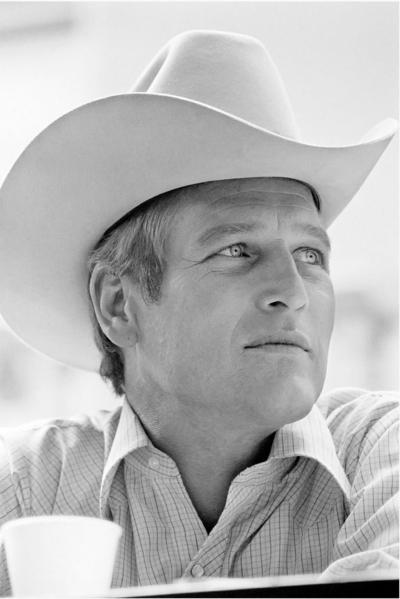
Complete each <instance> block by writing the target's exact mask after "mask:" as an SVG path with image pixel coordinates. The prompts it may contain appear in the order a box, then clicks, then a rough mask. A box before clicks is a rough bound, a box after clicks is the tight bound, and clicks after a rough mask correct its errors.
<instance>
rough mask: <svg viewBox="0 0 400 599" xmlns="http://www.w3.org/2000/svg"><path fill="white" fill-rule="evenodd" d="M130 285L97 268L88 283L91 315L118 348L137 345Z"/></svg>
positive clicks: (128, 282)
mask: <svg viewBox="0 0 400 599" xmlns="http://www.w3.org/2000/svg"><path fill="white" fill-rule="evenodd" d="M132 291H133V284H130V281H129V279H128V277H119V276H117V275H114V274H112V273H110V272H108V271H107V269H106V268H105V267H104V266H99V265H96V266H95V267H94V269H93V272H92V275H91V277H90V283H89V293H90V297H91V300H92V304H93V308H94V312H95V315H96V318H97V322H98V323H99V325H100V327H101V330H102V331H103V333H104V334H105V335H106V336H107V337H108V338H109V339H110V341H112V342H113V343H114V345H117V346H118V347H121V348H127V347H132V346H134V345H135V344H136V341H137V337H138V328H137V320H136V314H135V310H134V304H135V300H134V296H133V293H132Z"/></svg>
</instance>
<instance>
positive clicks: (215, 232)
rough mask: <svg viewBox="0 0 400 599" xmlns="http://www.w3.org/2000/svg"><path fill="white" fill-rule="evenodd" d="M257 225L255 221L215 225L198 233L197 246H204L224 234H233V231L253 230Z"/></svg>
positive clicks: (244, 231) (245, 231)
mask: <svg viewBox="0 0 400 599" xmlns="http://www.w3.org/2000/svg"><path fill="white" fill-rule="evenodd" d="M257 227H259V223H257V222H249V223H229V224H228V223H224V224H221V225H215V226H214V227H211V228H210V229H207V230H206V231H205V232H204V233H203V234H202V235H200V237H199V239H198V240H197V243H198V244H199V246H201V247H204V246H206V245H208V244H210V243H212V242H213V241H214V240H215V239H219V238H221V237H225V236H226V235H234V234H235V233H248V232H249V231H254V229H256V228H257Z"/></svg>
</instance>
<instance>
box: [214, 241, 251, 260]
mask: <svg viewBox="0 0 400 599" xmlns="http://www.w3.org/2000/svg"><path fill="white" fill-rule="evenodd" d="M245 248H246V246H245V244H244V243H234V244H232V245H228V247H226V248H224V249H223V250H220V251H219V252H217V254H218V256H228V257H229V258H243V257H245V256H246V257H247V256H248V254H246V251H245Z"/></svg>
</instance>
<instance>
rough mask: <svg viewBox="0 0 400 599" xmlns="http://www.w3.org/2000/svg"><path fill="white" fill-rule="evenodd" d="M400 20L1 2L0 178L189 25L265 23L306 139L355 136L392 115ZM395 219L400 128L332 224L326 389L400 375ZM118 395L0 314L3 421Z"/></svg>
mask: <svg viewBox="0 0 400 599" xmlns="http://www.w3.org/2000/svg"><path fill="white" fill-rule="evenodd" d="M398 23H399V22H398V3H397V2H283V1H279V2H188V1H186V2H168V1H164V2H66V3H62V2H44V3H38V2H27V3H24V2H0V73H1V89H0V140H1V144H0V181H2V180H3V179H4V177H5V175H6V174H7V172H8V170H9V169H10V167H11V166H12V164H13V161H14V160H15V159H16V158H17V156H18V155H19V153H20V152H21V151H22V150H23V149H24V147H25V146H26V145H27V143H29V141H30V140H31V139H32V138H33V137H34V136H35V135H36V134H37V133H39V131H40V130H41V129H43V128H44V127H45V126H46V125H47V124H49V123H50V122H51V121H52V120H54V119H56V118H57V117H59V116H61V115H62V114H63V113H65V112H67V111H69V110H71V109H73V108H75V107H77V106H79V105H80V104H82V103H85V102H89V101H91V100H94V99H96V98H99V97H103V96H107V95H113V94H118V93H125V92H126V91H127V90H128V89H129V88H130V87H131V85H132V84H133V82H134V81H135V79H136V78H137V77H138V75H139V74H140V72H141V71H142V69H143V68H144V67H145V66H146V64H147V63H148V62H149V61H150V60H151V58H152V57H153V55H154V54H155V53H156V52H157V51H158V49H159V48H160V47H161V46H162V45H163V44H164V43H165V42H167V41H168V40H169V39H170V38H171V37H172V36H174V35H176V34H177V33H180V32H181V31H184V30H186V29H220V30H225V31H235V32H238V33H245V34H249V35H254V36H255V37H258V38H259V39H260V40H261V41H262V42H263V43H264V44H265V45H266V47H267V48H268V50H269V52H270V53H271V55H272V56H273V58H274V60H275V62H276V64H277V66H278V68H279V70H280V72H281V74H282V77H283V79H284V81H285V83H286V87H287V90H288V92H289V95H290V97H291V100H292V104H293V108H294V111H295V114H296V116H297V119H298V123H299V126H300V130H301V131H302V136H303V139H304V141H306V142H308V143H310V142H311V143H315V144H319V145H346V144H350V143H353V142H356V141H357V140H358V139H360V138H361V137H362V136H363V135H364V134H365V133H366V131H367V130H368V129H369V128H370V127H372V126H374V125H375V124H376V123H377V122H378V121H379V120H381V119H383V118H386V117H389V116H390V117H395V118H398V96H399V93H398V91H399V90H398V66H399V54H398V42H399V38H398V29H399V24H398ZM77 218H78V215H77ZM397 231H398V137H397V138H396V139H395V140H394V142H392V144H391V145H390V147H389V149H388V150H387V151H386V153H385V154H384V156H383V157H382V159H381V160H380V162H379V163H378V165H377V166H376V167H375V169H374V171H373V172H372V174H371V175H370V177H369V178H368V179H367V181H366V182H365V184H364V185H363V187H362V189H361V190H360V191H359V193H358V194H357V195H356V197H355V198H354V200H353V201H352V203H351V204H350V206H349V207H348V208H346V210H345V211H344V212H343V214H342V216H341V217H340V218H339V219H338V221H337V222H336V223H335V224H334V225H333V226H332V227H331V229H330V230H329V233H330V236H331V239H332V243H333V255H332V278H333V282H334V285H335V288H336V291H337V321H336V329H335V333H334V336H333V339H332V344H331V355H330V365H329V369H328V375H327V380H326V385H325V389H329V388H332V387H337V386H348V385H350V386H361V387H369V388H375V389H376V388H393V387H395V388H397V385H398V374H397V373H398V360H397V355H398V343H397V339H398V335H397V307H398V247H397V243H398V242H397V238H398V233H397ZM33 251H34V248H33ZM0 292H1V290H0ZM114 405H116V400H115V398H113V397H112V395H111V393H110V391H109V390H108V389H107V387H106V386H105V385H104V384H103V383H102V382H101V381H100V379H99V378H98V377H97V376H96V375H94V374H86V373H83V372H80V371H76V370H73V369H70V368H67V367H65V366H61V365H58V364H55V363H54V362H52V361H51V360H48V359H46V358H43V357H41V356H39V355H38V354H36V353H34V352H31V351H30V350H28V349H27V348H26V347H25V346H23V345H22V344H20V343H19V342H17V341H16V340H15V339H14V338H13V337H12V336H11V335H10V333H9V332H8V331H7V329H6V327H5V326H4V324H3V325H0V425H2V426H6V425H13V424H17V423H19V422H22V421H26V420H30V419H32V418H35V419H36V418H41V417H47V416H65V415H68V414H72V413H74V412H76V411H77V410H80V411H81V410H82V411H87V410H92V409H96V408H97V407H113V406H114Z"/></svg>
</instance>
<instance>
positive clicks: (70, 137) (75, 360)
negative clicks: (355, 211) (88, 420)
mask: <svg viewBox="0 0 400 599" xmlns="http://www.w3.org/2000/svg"><path fill="white" fill-rule="evenodd" d="M396 130H397V122H396V121H395V120H393V119H388V120H386V121H383V122H382V123H381V124H380V125H378V126H377V127H375V128H374V130H373V132H372V133H371V135H370V136H369V137H367V138H364V139H363V141H362V142H360V143H358V144H355V145H349V146H345V147H321V146H315V145H308V144H305V143H301V142H299V141H295V140H293V139H289V138H285V137H283V136H281V135H278V134H276V133H273V132H272V131H268V130H266V129H263V128H261V127H259V126H256V125H254V124H252V123H250V122H247V121H244V120H242V119H240V118H237V117H235V116H233V115H231V114H228V113H226V112H223V111H221V110H218V109H215V108H213V107H212V106H208V105H206V104H202V103H200V102H195V101H191V100H188V99H185V98H181V97H177V96H169V95H164V94H150V93H133V94H132V93H131V94H124V95H119V96H113V97H108V98H104V99H101V100H98V101H95V102H91V103H89V104H86V105H84V106H82V107H80V108H78V109H76V110H74V111H72V112H70V113H68V114H67V115H65V116H63V117H61V118H60V119H58V120H57V121H55V122H54V123H53V124H51V125H50V126H49V127H48V128H47V129H45V130H44V131H43V132H42V133H41V134H40V135H38V136H37V137H36V138H35V139H34V140H33V142H32V143H31V144H30V145H29V146H28V147H27V149H26V150H25V151H24V152H23V154H22V155H21V156H20V158H19V159H18V160H17V162H16V164H15V165H14V167H13V169H12V170H11V172H10V173H9V175H8V177H7V178H6V180H5V182H4V185H3V187H2V190H1V195H0V213H1V221H0V272H1V275H2V291H1V293H0V312H1V313H2V315H3V317H4V319H5V321H6V322H7V323H8V325H9V326H10V327H11V328H12V329H13V330H14V332H15V333H16V334H17V335H18V336H19V337H20V338H21V339H22V340H23V341H24V342H25V343H27V344H29V345H31V346H32V347H34V348H35V349H37V350H39V351H41V352H43V353H44V354H46V355H48V356H51V357H52V358H54V359H56V360H58V361H60V362H63V363H66V364H69V365H72V366H77V367H80V368H84V369H88V370H98V368H99V363H100V355H99V352H98V350H97V348H96V346H95V343H94V339H93V333H92V326H91V322H90V318H89V299H88V294H87V287H88V270H87V267H86V261H87V257H88V255H89V252H90V250H91V249H92V248H93V247H94V245H95V244H96V242H97V241H98V240H99V239H100V237H101V236H102V234H103V232H104V231H105V230H106V229H108V228H109V227H110V226H111V225H112V224H113V223H114V222H116V221H117V220H118V219H120V218H121V217H122V216H123V215H124V214H126V213H127V212H129V211H130V210H132V208H134V207H135V206H137V205H139V204H141V203H142V202H144V201H146V200H148V199H149V198H152V197H154V196H156V195H158V194H160V193H163V192H165V191H168V190H171V189H175V188H179V187H182V186H185V185H190V184H193V183H201V182H205V181H213V180H222V179H233V178H245V177H287V178H290V179H297V180H300V181H303V182H305V183H307V184H309V185H310V186H311V187H313V188H314V189H315V190H316V192H317V193H318V196H319V198H320V201H321V220H322V222H323V223H324V225H325V226H329V225H330V224H331V223H332V221H333V220H334V219H335V218H336V216H337V215H338V214H339V213H340V212H341V211H342V210H343V208H344V207H345V206H346V205H347V204H348V202H349V201H350V200H351V198H352V197H353V196H354V194H355V193H356V192H357V190H358V189H359V188H360V186H361V185H362V183H363V182H364V180H365V179H366V177H367V176H368V174H369V173H370V171H371V169H372V168H373V166H374V165H375V163H376V162H377V160H378V159H379V157H380V156H381V154H382V152H383V151H384V150H385V148H386V146H387V145H388V143H389V141H390V139H391V138H392V137H393V135H394V133H395V132H396Z"/></svg>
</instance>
